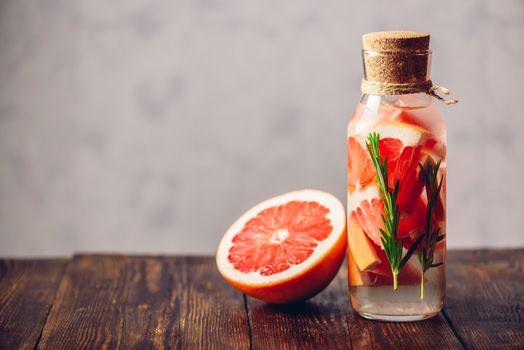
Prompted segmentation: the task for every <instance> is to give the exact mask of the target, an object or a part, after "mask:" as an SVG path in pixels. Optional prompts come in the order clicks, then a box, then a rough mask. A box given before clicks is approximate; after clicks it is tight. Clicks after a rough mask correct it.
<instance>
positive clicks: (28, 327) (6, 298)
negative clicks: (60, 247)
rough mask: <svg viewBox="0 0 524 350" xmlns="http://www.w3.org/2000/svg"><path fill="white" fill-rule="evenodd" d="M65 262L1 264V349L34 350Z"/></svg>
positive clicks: (14, 262)
mask: <svg viewBox="0 0 524 350" xmlns="http://www.w3.org/2000/svg"><path fill="white" fill-rule="evenodd" d="M66 262H67V260H65V259H52V260H0V349H33V348H34V347H35V344H36V343H37V342H38V339H39V337H40V334H41V331H42V328H43V327H44V323H45V320H46V318H47V315H48V313H49V310H50V308H51V305H52V303H53V299H54V296H55V291H56V289H57V287H58V283H59V282H60V278H61V276H62V272H63V270H64V266H65V264H66Z"/></svg>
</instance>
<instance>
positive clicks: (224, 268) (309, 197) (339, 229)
mask: <svg viewBox="0 0 524 350" xmlns="http://www.w3.org/2000/svg"><path fill="white" fill-rule="evenodd" d="M290 201H316V202H318V203H319V204H321V205H322V206H325V207H326V208H328V209H329V213H328V214H327V218H328V219H329V220H330V222H331V225H332V227H333V228H332V231H331V233H330V234H329V236H328V237H327V238H326V239H325V240H323V241H319V242H317V247H315V249H314V251H313V253H312V254H311V255H310V256H309V257H308V258H307V259H306V260H304V261H303V262H302V263H300V264H298V265H291V266H290V268H289V269H287V270H285V271H282V272H279V273H275V274H272V275H269V276H263V275H261V274H260V273H259V272H258V271H256V272H250V273H244V272H241V271H239V270H237V269H235V267H234V266H233V264H232V263H231V262H230V261H229V259H228V256H229V251H230V248H231V247H232V245H233V238H234V237H235V236H236V235H237V234H238V233H239V232H240V231H241V230H242V228H243V227H244V226H245V224H246V223H247V222H248V221H249V220H250V219H251V218H253V217H255V216H256V215H257V214H258V213H260V212H261V211H262V210H264V209H266V208H270V207H274V206H279V205H283V204H286V203H288V202H290ZM342 238H343V239H344V242H343V246H344V252H345V246H346V241H345V238H346V214H345V209H344V206H343V205H342V203H341V202H340V201H339V200H338V199H337V198H336V197H334V196H333V195H331V194H329V193H327V192H323V191H318V190H300V191H294V192H289V193H286V194H283V195H280V196H277V197H273V198H270V199H268V200H266V201H264V202H261V203H259V204H257V205H256V206H254V207H253V208H251V209H250V210H248V211H247V212H246V213H244V214H243V215H242V216H241V217H240V218H239V219H238V220H237V221H235V222H234V223H233V225H231V227H229V229H228V230H227V231H226V233H225V234H224V236H223V237H222V240H221V241H220V243H219V245H218V249H217V255H216V263H217V267H218V270H219V272H220V274H221V275H222V276H223V277H224V278H225V279H226V280H228V281H229V282H230V283H232V284H234V285H236V286H238V285H246V286H249V288H256V287H263V286H272V285H277V284H282V283H284V282H286V281H291V280H294V279H296V278H297V276H300V275H302V274H304V273H306V272H307V271H309V270H311V269H312V268H314V267H315V266H317V265H319V264H320V263H322V261H323V260H325V259H326V258H327V259H329V256H328V255H329V254H330V251H331V249H332V248H333V247H334V246H336V245H338V244H339V242H340V240H341V239H342ZM344 252H343V253H344ZM342 257H343V254H342ZM337 271H338V268H337Z"/></svg>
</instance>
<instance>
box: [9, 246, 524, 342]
mask: <svg viewBox="0 0 524 350" xmlns="http://www.w3.org/2000/svg"><path fill="white" fill-rule="evenodd" d="M447 276H448V282H447V299H446V306H445V309H444V311H443V312H442V313H440V314H439V315H438V316H436V317H434V318H432V319H430V320H426V321H421V322H412V323H386V322H372V321H368V320H365V319H362V318H361V317H359V316H357V315H356V314H355V313H354V312H353V311H352V309H351V305H350V303H349V298H348V288H347V282H346V277H347V276H346V269H345V268H342V269H341V270H340V272H339V274H338V276H337V278H336V279H335V280H334V281H333V282H332V283H331V285H330V286H329V287H328V288H327V289H326V290H325V291H324V292H322V293H320V294H319V295H318V296H316V297H315V298H313V299H311V300H310V301H308V302H305V303H299V304H294V305H286V306H274V305H269V304H265V303H263V302H260V301H257V300H255V299H252V298H250V297H246V296H245V295H243V294H242V293H240V292H238V291H236V290H235V289H233V288H232V287H231V286H229V285H228V284H227V283H226V282H225V281H224V280H223V279H222V278H221V276H220V275H219V274H218V271H217V269H216V266H215V261H214V258H212V257H163V256H154V257H153V256H122V255H76V256H74V257H73V258H72V259H49V260H20V259H4V260H0V348H2V349H3V348H6V349H18V348H21V349H34V348H45V349H61V348H62V349H80V348H90V349H92V348H123V349H131V348H182V349H186V348H189V349H193V348H204V349H208V348H218V349H229V348H239V349H284V348H285V349H306V348H310V349H332V348H341V349H388V348H395V349H461V348H467V349H496V348H507V349H524V250H482V251H451V252H449V254H448V265H447Z"/></svg>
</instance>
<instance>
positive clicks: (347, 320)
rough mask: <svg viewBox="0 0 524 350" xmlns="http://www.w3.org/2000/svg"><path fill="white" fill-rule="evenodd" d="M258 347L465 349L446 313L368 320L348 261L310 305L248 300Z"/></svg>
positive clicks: (255, 341)
mask: <svg viewBox="0 0 524 350" xmlns="http://www.w3.org/2000/svg"><path fill="white" fill-rule="evenodd" d="M248 306H249V316H250V320H251V324H252V339H253V348H254V349H272V348H278V349H323V348H329V349H346V348H353V349H462V346H461V344H460V342H459V340H458V339H457V337H456V336H455V335H454V333H453V331H452V329H451V328H450V327H449V325H448V324H447V322H446V320H445V319H444V317H443V316H442V315H438V316H437V317H434V318H432V319H430V320H425V321H421V322H411V323H390V322H376V321H369V320H366V319H363V318H362V317H360V316H358V315H357V314H355V313H354V312H353V310H352V308H351V303H350V300H349V295H348V287H347V264H346V263H345V264H344V266H343V267H342V268H341V270H340V271H339V273H338V275H337V277H336V278H335V280H334V281H333V282H332V283H331V284H330V285H329V287H328V288H327V289H326V290H325V291H323V292H322V293H320V294H319V295H317V296H316V297H315V298H313V299H311V300H310V301H308V302H306V303H301V304H296V305H288V306H272V305H269V304H265V303H263V302H260V301H256V300H254V299H252V298H248Z"/></svg>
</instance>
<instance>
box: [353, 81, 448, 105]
mask: <svg viewBox="0 0 524 350" xmlns="http://www.w3.org/2000/svg"><path fill="white" fill-rule="evenodd" d="M360 90H361V91H362V92H363V93H364V94H369V95H383V96H387V95H404V94H414V93H417V92H423V93H425V94H428V95H429V96H433V97H435V98H436V99H437V100H440V101H442V102H444V103H445V104H447V105H451V104H455V103H457V102H458V100H454V99H445V98H443V97H441V96H439V95H437V94H436V93H435V91H440V92H442V93H443V94H444V95H449V90H448V89H446V88H445V87H443V86H439V85H433V82H432V81H431V80H426V81H421V82H416V83H386V82H379V81H368V80H366V79H362V84H361V85H360Z"/></svg>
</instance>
